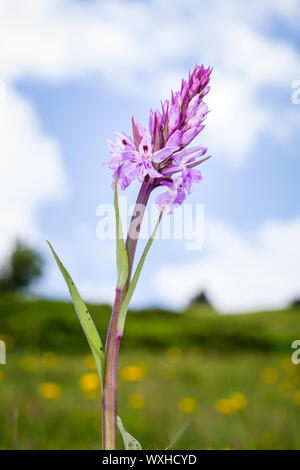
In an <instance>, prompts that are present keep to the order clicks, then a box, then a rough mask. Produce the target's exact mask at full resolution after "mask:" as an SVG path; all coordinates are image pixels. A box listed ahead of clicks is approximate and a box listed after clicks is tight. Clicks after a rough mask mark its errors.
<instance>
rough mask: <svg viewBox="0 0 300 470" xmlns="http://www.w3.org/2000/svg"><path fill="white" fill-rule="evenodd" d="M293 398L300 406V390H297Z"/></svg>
mask: <svg viewBox="0 0 300 470" xmlns="http://www.w3.org/2000/svg"><path fill="white" fill-rule="evenodd" d="M293 398H294V403H296V405H300V390H296V392H295V393H294V397H293Z"/></svg>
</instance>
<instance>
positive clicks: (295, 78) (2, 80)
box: [0, 0, 300, 449]
mask: <svg viewBox="0 0 300 470" xmlns="http://www.w3.org/2000/svg"><path fill="white" fill-rule="evenodd" d="M298 10H299V5H298V2H297V0H274V1H273V2H269V1H267V0H260V1H258V0H251V1H250V2H247V4H243V5H242V2H238V1H237V0H222V1H221V0H212V1H211V2H204V1H199V0H197V1H194V0H188V1H186V0H185V1H183V0H172V1H171V0H160V1H158V0H157V1H156V0H145V1H139V2H138V1H134V0H127V1H125V0H123V1H121V0H119V1H115V0H110V1H105V0H104V1H100V0H30V2H23V1H21V0H10V1H9V2H8V1H6V0H0V211H1V219H0V228H1V237H0V339H2V340H3V341H5V344H6V348H7V357H6V359H7V364H6V365H0V391H1V393H0V419H1V421H2V423H3V425H2V426H1V429H0V448H4V449H11V448H33V449H46V448H47V449H48V448H49V449H54V448H74V449H76V448H97V446H98V442H99V433H100V431H99V429H100V425H99V423H100V415H99V383H98V381H97V377H96V374H95V372H96V371H95V367H94V363H93V361H92V358H91V357H90V356H89V350H88V347H87V345H86V342H85V339H84V337H83V335H82V333H81V331H80V326H79V325H78V324H77V319H76V317H75V314H74V312H73V309H72V306H71V305H70V303H69V299H68V294H67V289H66V287H65V284H64V282H63V279H62V278H61V275H60V273H59V271H58V269H57V267H56V265H55V264H54V262H53V259H52V258H51V256H50V254H49V252H48V250H47V247H46V244H45V242H44V240H45V239H49V240H50V241H51V242H52V243H53V245H54V247H55V249H56V250H57V252H58V254H59V255H60V256H61V258H62V260H63V262H64V264H65V265H66V267H67V268H68V270H69V271H70V273H71V275H72V277H73V278H74V280H75V282H76V285H77V287H78V289H79V291H80V292H81V294H82V296H83V298H84V299H85V300H87V301H88V302H90V309H91V313H92V315H93V317H94V319H95V322H96V324H97V325H98V326H99V330H100V332H101V334H102V338H104V335H105V332H106V328H107V324H108V319H109V314H110V307H109V305H110V303H111V302H112V299H113V293H114V283H115V248H114V241H112V240H100V239H99V238H98V237H97V234H96V229H97V224H98V222H99V216H97V207H98V206H99V205H100V204H107V203H111V202H112V191H111V172H110V171H109V170H108V169H107V168H106V167H103V162H104V161H106V160H107V159H108V158H109V153H108V150H107V145H106V139H107V138H112V135H113V132H114V131H115V130H117V131H125V132H127V133H130V122H131V115H134V116H135V118H137V119H140V120H141V121H142V122H143V123H144V124H147V121H148V115H149V108H150V107H152V108H154V109H155V108H156V107H158V106H159V105H160V100H162V99H164V98H167V97H169V95H170V90H171V89H173V90H176V89H178V88H179V87H180V82H181V78H182V77H186V76H187V75H188V71H189V69H192V68H193V67H194V65H195V64H196V63H199V64H201V63H204V64H205V65H206V66H207V65H211V66H213V73H212V82H211V91H210V93H209V95H208V96H207V103H208V105H209V107H210V109H211V112H210V113H209V115H208V118H207V122H206V129H205V130H204V131H203V132H202V133H201V134H200V136H199V138H198V143H199V144H200V143H201V144H202V145H204V146H207V147H208V151H209V154H211V155H212V156H213V158H212V159H210V160H209V161H208V162H207V163H206V164H205V166H203V167H202V174H203V182H202V183H201V186H199V187H198V188H197V190H195V191H194V193H193V194H192V195H191V197H190V199H189V201H188V202H190V203H193V204H196V203H200V204H203V205H204V208H205V227H204V235H205V242H204V246H203V248H202V249H201V250H199V251H188V250H186V246H185V243H186V240H173V239H171V240H157V242H155V243H154V244H153V247H152V251H151V254H150V256H149V258H148V259H147V262H146V264H145V268H144V272H143V274H142V276H141V279H140V284H139V286H138V288H137V291H136V293H135V296H134V298H133V308H134V311H133V312H132V313H131V315H129V317H128V324H127V326H126V334H125V338H124V342H123V345H122V350H121V364H120V388H121V393H120V414H121V416H122V418H123V421H124V424H125V425H126V426H127V428H128V430H129V431H130V432H132V433H133V434H134V435H136V437H137V438H139V440H140V441H141V442H142V443H143V444H144V447H145V448H162V447H165V446H166V445H168V443H169V442H170V440H172V438H173V437H174V435H176V433H177V432H178V430H182V431H184V432H183V434H182V436H181V437H180V439H179V440H178V443H177V444H176V446H177V447H178V448H185V449H193V448H194V449H195V448H205V449H206V448H216V449H219V448H258V449H260V448H275V449H281V448H298V449H299V448H300V431H299V425H298V423H299V418H300V365H298V366H297V365H294V364H293V363H292V361H291V354H292V349H291V344H292V342H293V341H294V340H295V339H299V338H300V307H299V303H300V302H299V299H300V281H299V279H300V250H299V248H300V246H299V245H300V213H299V183H298V174H299V170H300V162H299V156H298V148H299V144H300V137H299V135H300V134H299V118H300V33H299V31H300V28H299V26H300V17H299V11H298ZM137 189H138V185H132V188H130V189H129V190H128V191H127V194H126V195H127V196H128V203H129V204H130V203H132V202H134V199H135V197H136V192H137ZM172 217H173V216H172ZM172 220H173V219H172ZM175 313H176V314H175Z"/></svg>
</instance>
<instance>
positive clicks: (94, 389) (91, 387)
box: [79, 372, 100, 398]
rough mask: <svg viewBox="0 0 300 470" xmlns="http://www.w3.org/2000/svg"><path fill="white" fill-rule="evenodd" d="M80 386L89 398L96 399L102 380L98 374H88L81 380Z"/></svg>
mask: <svg viewBox="0 0 300 470" xmlns="http://www.w3.org/2000/svg"><path fill="white" fill-rule="evenodd" d="M79 386H80V388H81V390H82V391H83V393H84V394H85V395H86V396H87V397H88V398H96V397H97V396H98V391H99V388H100V379H99V376H98V374H97V373H96V372H88V373H87V374H84V375H83V376H82V377H80V379H79Z"/></svg>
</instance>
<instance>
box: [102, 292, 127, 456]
mask: <svg viewBox="0 0 300 470" xmlns="http://www.w3.org/2000/svg"><path fill="white" fill-rule="evenodd" d="M121 297H122V288H120V287H117V288H116V297H115V302H114V306H113V310H112V314H111V318H110V323H109V328H108V333H107V337H106V346H105V362H104V387H103V396H102V447H103V450H116V449H117V382H118V358H119V348H120V341H121V337H122V335H120V334H118V330H117V321H118V313H119V310H120V306H121Z"/></svg>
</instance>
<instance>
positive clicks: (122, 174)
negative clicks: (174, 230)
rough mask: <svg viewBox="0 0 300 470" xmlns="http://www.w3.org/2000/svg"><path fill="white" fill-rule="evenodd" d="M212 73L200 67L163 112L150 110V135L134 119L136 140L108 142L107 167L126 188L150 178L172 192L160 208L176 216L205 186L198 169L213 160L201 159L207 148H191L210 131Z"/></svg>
mask: <svg viewBox="0 0 300 470" xmlns="http://www.w3.org/2000/svg"><path fill="white" fill-rule="evenodd" d="M210 74H211V69H210V68H207V69H205V68H204V66H203V65H202V66H198V65H197V66H196V67H195V69H194V71H193V72H192V73H190V74H189V78H188V80H187V81H186V80H182V84H181V90H180V91H177V92H175V93H173V92H172V96H171V99H170V100H165V102H164V103H162V105H161V111H160V110H156V111H155V112H153V111H152V110H150V118H149V132H148V131H147V130H146V129H145V127H144V126H143V125H142V124H141V123H140V122H139V121H137V122H135V120H134V119H132V135H133V137H129V136H127V135H126V134H125V133H118V132H115V142H111V141H108V145H109V148H110V151H111V154H112V159H111V160H110V161H109V162H106V164H107V165H108V166H109V168H111V169H113V170H114V172H115V173H116V175H117V181H118V183H119V184H120V186H121V189H123V190H124V189H125V188H127V186H129V185H130V183H131V182H132V181H134V180H135V179H136V178H137V179H138V180H139V181H141V182H142V181H144V179H145V177H148V179H149V180H150V179H151V181H153V182H154V185H153V186H154V187H155V186H165V187H166V188H167V191H166V192H164V193H162V194H160V195H159V196H158V197H157V198H156V203H157V205H158V207H159V209H162V208H163V207H164V208H165V211H166V212H169V213H170V212H172V211H173V209H174V208H175V207H177V206H179V205H181V204H182V203H183V201H184V200H185V197H186V193H188V194H190V193H191V192H192V191H193V185H194V183H199V182H200V181H201V179H202V176H201V173H200V171H199V170H197V169H195V168H194V167H195V166H196V165H199V164H200V163H202V162H204V161H205V160H207V159H208V158H209V157H204V158H202V159H200V160H199V157H202V156H203V155H204V154H205V153H206V152H207V149H206V148H205V147H201V146H196V147H189V148H187V146H188V145H189V144H190V142H191V141H192V140H193V139H194V138H195V137H196V136H197V135H198V134H199V133H200V132H201V131H202V129H203V128H204V125H203V121H204V119H205V117H206V115H207V113H208V107H207V105H206V104H205V102H204V101H203V98H204V96H205V95H206V94H207V93H208V92H209V85H208V83H209V80H210ZM197 159H198V160H197ZM174 175H176V176H175V177H174Z"/></svg>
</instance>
